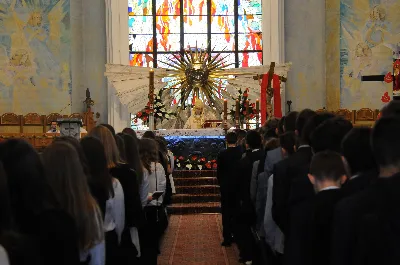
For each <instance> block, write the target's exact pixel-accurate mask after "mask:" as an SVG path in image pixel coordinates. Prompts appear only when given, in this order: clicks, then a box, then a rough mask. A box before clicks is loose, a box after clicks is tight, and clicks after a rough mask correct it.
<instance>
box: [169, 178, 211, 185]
mask: <svg viewBox="0 0 400 265" xmlns="http://www.w3.org/2000/svg"><path fill="white" fill-rule="evenodd" d="M174 183H175V186H196V185H218V180H217V179H216V178H214V177H200V178H174Z"/></svg>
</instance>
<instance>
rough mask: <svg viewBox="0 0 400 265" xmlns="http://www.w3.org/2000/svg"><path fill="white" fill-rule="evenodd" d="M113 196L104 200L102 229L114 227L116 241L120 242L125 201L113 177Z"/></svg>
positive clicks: (107, 230)
mask: <svg viewBox="0 0 400 265" xmlns="http://www.w3.org/2000/svg"><path fill="white" fill-rule="evenodd" d="M113 188H114V198H110V199H108V200H107V201H106V212H105V215H104V231H105V232H109V231H112V230H114V229H115V232H117V235H118V242H121V234H122V231H123V230H124V227H125V201H124V191H123V189H122V186H121V183H120V182H119V181H118V179H115V178H113Z"/></svg>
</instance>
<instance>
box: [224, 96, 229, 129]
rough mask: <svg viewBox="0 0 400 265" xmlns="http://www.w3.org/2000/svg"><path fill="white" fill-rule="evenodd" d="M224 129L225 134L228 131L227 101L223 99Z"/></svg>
mask: <svg viewBox="0 0 400 265" xmlns="http://www.w3.org/2000/svg"><path fill="white" fill-rule="evenodd" d="M224 130H225V134H226V133H227V131H228V101H227V100H226V99H224Z"/></svg>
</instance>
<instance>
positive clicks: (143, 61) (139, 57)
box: [129, 53, 154, 67]
mask: <svg viewBox="0 0 400 265" xmlns="http://www.w3.org/2000/svg"><path fill="white" fill-rule="evenodd" d="M153 61H154V59H153V55H152V54H142V53H131V54H130V55H129V62H130V65H131V66H143V67H153Z"/></svg>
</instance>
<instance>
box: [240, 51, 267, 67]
mask: <svg viewBox="0 0 400 265" xmlns="http://www.w3.org/2000/svg"><path fill="white" fill-rule="evenodd" d="M259 65H262V52H243V53H239V67H249V66H259Z"/></svg>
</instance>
